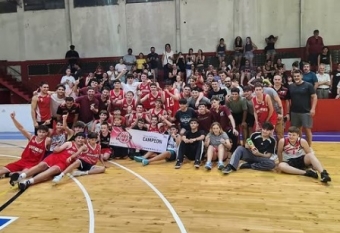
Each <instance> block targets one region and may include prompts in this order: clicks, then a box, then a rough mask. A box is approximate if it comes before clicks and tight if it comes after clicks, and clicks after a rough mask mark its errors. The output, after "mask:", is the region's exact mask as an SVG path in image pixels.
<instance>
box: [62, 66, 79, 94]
mask: <svg viewBox="0 0 340 233" xmlns="http://www.w3.org/2000/svg"><path fill="white" fill-rule="evenodd" d="M65 73H66V75H64V76H63V77H62V78H61V80H60V84H61V85H64V86H65V88H66V89H65V91H66V92H67V93H68V92H70V90H72V87H73V86H74V83H75V82H76V80H75V79H74V77H73V76H72V75H71V69H66V72H65Z"/></svg>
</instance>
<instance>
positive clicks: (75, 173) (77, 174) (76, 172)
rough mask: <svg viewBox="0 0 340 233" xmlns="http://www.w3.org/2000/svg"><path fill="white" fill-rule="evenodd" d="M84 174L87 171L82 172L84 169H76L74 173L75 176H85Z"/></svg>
mask: <svg viewBox="0 0 340 233" xmlns="http://www.w3.org/2000/svg"><path fill="white" fill-rule="evenodd" d="M83 175H85V173H84V172H82V171H79V170H75V171H74V172H73V173H72V176H74V177H77V176H83Z"/></svg>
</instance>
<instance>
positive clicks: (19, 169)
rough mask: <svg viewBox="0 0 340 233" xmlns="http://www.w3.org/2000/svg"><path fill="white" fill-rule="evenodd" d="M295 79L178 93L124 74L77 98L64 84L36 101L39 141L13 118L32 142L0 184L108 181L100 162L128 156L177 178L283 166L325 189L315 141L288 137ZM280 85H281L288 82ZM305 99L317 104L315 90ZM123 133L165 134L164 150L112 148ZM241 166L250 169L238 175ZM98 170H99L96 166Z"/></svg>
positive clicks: (1, 172) (195, 87)
mask: <svg viewBox="0 0 340 233" xmlns="http://www.w3.org/2000/svg"><path fill="white" fill-rule="evenodd" d="M208 76H209V75H208ZM293 76H294V80H295V83H293V84H290V85H289V86H288V87H287V88H284V87H283V86H282V87H281V88H279V90H276V89H275V87H274V88H268V87H264V86H263V84H262V83H259V82H258V83H255V85H254V89H255V91H253V87H250V86H245V87H243V88H242V87H241V86H240V85H239V84H238V81H237V80H231V79H230V78H229V77H227V73H226V72H225V71H221V72H220V73H219V75H218V78H216V76H215V77H212V78H211V79H208V78H207V80H206V83H204V84H203V85H200V83H191V84H184V85H183V86H182V87H176V86H175V85H173V83H172V82H171V81H169V80H167V81H166V82H165V87H164V89H162V88H161V87H160V86H159V85H158V83H155V82H152V81H151V80H150V79H149V78H150V77H148V74H147V73H142V74H141V76H140V80H135V77H134V76H133V75H132V74H127V75H126V80H127V81H126V83H122V82H121V81H120V80H119V79H115V80H110V81H109V82H107V83H106V84H105V85H103V82H100V81H98V80H96V79H95V78H94V79H93V80H89V82H88V83H87V84H88V85H87V86H85V87H84V88H82V89H81V90H78V91H77V93H78V96H77V97H76V99H75V98H73V97H70V95H69V96H66V94H65V89H66V88H65V86H64V85H63V84H60V85H58V86H57V90H56V91H55V92H49V86H48V84H47V83H42V85H41V87H40V90H39V92H38V93H34V97H33V99H32V112H31V113H32V119H33V124H34V127H35V131H36V132H35V135H32V134H31V133H29V132H27V131H26V130H25V129H24V128H23V127H22V125H21V124H20V123H19V122H18V121H17V120H16V118H15V113H12V114H11V118H12V120H13V122H14V124H15V126H16V127H17V129H18V130H19V131H20V132H21V133H22V134H23V135H24V136H25V137H26V138H27V139H28V140H29V142H28V144H27V146H26V148H25V149H24V151H23V153H22V157H21V159H20V160H18V161H16V162H14V163H11V164H8V165H6V166H4V167H2V168H0V176H1V177H9V178H10V184H11V185H15V184H16V183H18V186H19V188H20V189H21V190H25V189H26V188H27V187H29V186H30V185H32V184H36V183H39V182H43V181H45V180H48V179H51V178H53V177H54V178H53V182H55V183H58V182H59V181H60V180H61V179H62V178H63V177H64V175H65V174H66V175H69V176H80V175H87V174H98V173H104V172H105V168H106V167H105V165H104V161H105V160H108V159H110V158H117V157H120V158H124V157H128V156H129V157H130V158H131V159H134V160H135V161H137V162H141V163H142V164H143V165H144V166H145V165H148V164H150V163H153V162H155V161H159V160H164V159H166V160H167V161H176V164H175V168H177V169H178V168H180V167H181V166H182V163H183V160H184V158H185V157H186V158H187V159H189V160H194V166H195V167H196V168H199V167H200V165H201V162H202V160H203V159H204V158H206V164H205V168H206V169H207V170H211V169H212V167H213V164H212V163H213V162H214V161H217V167H218V169H219V170H221V171H222V173H224V174H229V173H230V172H232V171H236V170H237V169H246V168H248V169H255V170H272V169H274V168H275V167H277V168H278V169H279V170H280V171H282V172H285V173H289V174H297V175H305V176H309V177H313V178H318V173H317V172H319V173H320V175H321V181H322V182H325V183H327V182H329V181H331V178H330V177H329V174H328V173H327V171H326V170H324V168H323V167H322V165H321V163H320V162H319V161H318V159H317V158H316V156H315V155H314V152H313V151H312V150H311V148H310V144H311V142H309V141H306V140H305V139H302V138H300V136H299V135H300V133H301V132H300V127H301V126H305V125H301V123H300V124H297V125H294V124H292V125H293V126H292V127H290V128H289V130H288V137H284V136H283V133H282V131H283V129H284V119H289V114H288V113H289V106H291V105H294V103H293V98H290V97H289V95H288V94H287V93H288V92H289V90H290V89H291V87H292V85H295V86H296V85H300V84H301V83H303V80H302V75H301V72H294V74H293ZM276 78H277V80H278V81H277V82H278V83H279V82H281V83H279V84H280V85H282V79H280V77H279V76H278V77H276ZM228 80H229V82H228ZM274 81H275V77H274ZM304 85H310V84H308V83H307V84H304ZM292 89H293V88H292ZM312 89H313V88H312ZM82 93H83V94H82ZM273 93H274V94H273ZM275 93H276V94H275ZM283 93H284V95H283ZM306 94H307V95H310V94H311V95H315V91H314V93H313V91H311V92H307V93H306ZM308 98H310V96H309V97H308ZM295 101H296V100H295ZM274 102H275V103H274ZM283 105H285V107H287V111H284V109H283ZM314 107H315V106H314ZM284 112H286V113H287V115H286V116H285V114H284ZM79 120H82V121H79ZM295 122H296V121H295ZM292 123H293V120H292ZM303 123H304V122H302V124H303ZM279 124H281V125H279ZM126 127H129V128H132V129H136V130H144V131H151V132H157V133H161V134H162V133H167V134H169V135H170V137H169V141H168V146H167V149H166V151H164V152H163V153H160V154H157V153H154V152H152V151H138V150H137V151H136V150H134V149H133V148H123V147H115V146H110V145H109V141H110V137H111V134H110V130H117V129H118V130H122V129H123V130H124V129H125V128H126ZM240 130H242V134H243V138H244V139H246V138H248V137H249V139H248V140H244V141H243V145H242V144H241V141H240V138H239V136H240V134H239V131H240ZM253 130H255V132H253ZM274 131H276V134H277V137H278V148H277V149H276V145H277V143H276V140H275V138H274V136H273V135H274ZM276 153H277V156H278V162H279V163H278V164H277V163H276V162H275V160H276V158H275V154H276ZM230 155H231V156H230ZM226 160H229V161H228V162H227V165H225V161H226ZM240 160H243V161H245V163H243V164H241V166H239V161H240ZM98 161H100V162H101V163H102V166H97V165H96V164H97V163H98ZM310 167H311V169H308V168H310ZM75 169H77V170H76V171H74V172H73V173H72V171H73V170H75ZM315 170H316V171H315ZM71 173H72V175H70V174H71Z"/></svg>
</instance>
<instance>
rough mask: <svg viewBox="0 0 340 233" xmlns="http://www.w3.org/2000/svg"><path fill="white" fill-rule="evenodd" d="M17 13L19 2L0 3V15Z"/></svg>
mask: <svg viewBox="0 0 340 233" xmlns="http://www.w3.org/2000/svg"><path fill="white" fill-rule="evenodd" d="M15 12H17V2H15V1H13V2H0V14H5V13H15Z"/></svg>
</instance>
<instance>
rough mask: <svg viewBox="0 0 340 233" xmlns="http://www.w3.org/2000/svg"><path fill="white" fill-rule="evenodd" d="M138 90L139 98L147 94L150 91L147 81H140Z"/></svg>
mask: <svg viewBox="0 0 340 233" xmlns="http://www.w3.org/2000/svg"><path fill="white" fill-rule="evenodd" d="M138 90H140V91H141V92H142V94H141V98H143V97H144V96H146V95H147V94H149V93H150V85H149V83H146V84H144V83H141V84H139V86H138Z"/></svg>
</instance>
